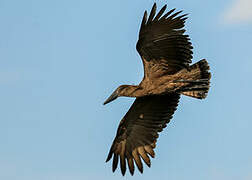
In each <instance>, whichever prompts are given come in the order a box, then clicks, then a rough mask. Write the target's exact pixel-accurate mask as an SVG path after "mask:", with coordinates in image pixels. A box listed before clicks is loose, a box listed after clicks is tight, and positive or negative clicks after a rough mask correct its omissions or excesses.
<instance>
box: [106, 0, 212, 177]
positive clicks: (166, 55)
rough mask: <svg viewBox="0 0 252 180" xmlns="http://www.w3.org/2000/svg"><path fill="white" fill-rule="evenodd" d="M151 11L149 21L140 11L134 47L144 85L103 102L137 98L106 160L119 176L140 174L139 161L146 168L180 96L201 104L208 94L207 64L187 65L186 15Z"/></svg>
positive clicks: (120, 89) (125, 89)
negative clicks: (139, 57) (140, 17)
mask: <svg viewBox="0 0 252 180" xmlns="http://www.w3.org/2000/svg"><path fill="white" fill-rule="evenodd" d="M156 8H157V7H156V3H154V5H153V7H152V9H151V12H150V15H149V17H148V16H147V12H146V11H145V13H144V16H143V19H142V23H141V27H140V32H139V39H138V42H137V45H136V48H137V51H138V53H139V54H140V56H141V59H142V62H143V65H144V78H143V80H142V81H141V83H140V84H139V85H138V86H132V85H121V86H119V87H118V88H117V89H116V90H115V91H114V92H113V93H112V95H111V96H110V97H109V98H108V99H107V100H106V101H105V102H104V104H107V103H109V102H111V101H113V100H115V99H116V98H117V97H119V96H127V97H136V100H135V102H134V103H133V105H132V106H131V107H130V109H129V111H128V112H127V113H126V115H125V116H124V117H123V119H122V120H121V121H120V124H119V127H118V130H117V133H116V137H115V139H114V141H113V143H112V146H111V148H110V151H109V154H108V157H107V160H106V162H107V161H109V160H111V159H112V158H113V163H112V170H113V172H114V171H115V170H116V168H117V166H118V163H119V161H120V168H121V173H122V175H124V174H125V172H126V167H127V166H128V168H129V171H130V173H131V174H132V175H133V174H134V170H135V166H136V167H137V168H138V170H139V171H140V172H141V173H142V172H143V163H142V161H143V162H144V163H145V164H146V165H147V166H149V167H150V165H151V162H150V157H152V158H154V157H155V153H154V148H155V147H156V140H157V138H158V133H159V132H161V131H162V130H163V128H165V127H166V125H167V123H169V122H170V120H171V118H172V115H173V114H174V112H175V110H176V108H177V105H178V102H179V98H180V95H181V94H183V95H186V96H190V97H194V98H198V99H204V98H205V97H206V96H207V93H208V90H209V85H210V77H211V75H210V73H209V66H208V63H207V61H206V60H201V61H199V62H197V63H195V64H193V65H190V63H191V62H192V61H191V59H192V45H191V42H190V39H189V36H188V35H185V34H184V33H185V29H184V23H185V20H186V19H187V17H186V14H183V15H180V13H181V12H182V11H179V12H175V9H172V10H170V11H168V12H167V13H165V10H166V8H167V6H166V5H165V6H164V7H162V8H161V10H160V11H159V12H158V13H157V14H156Z"/></svg>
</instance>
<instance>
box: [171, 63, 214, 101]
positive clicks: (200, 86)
mask: <svg viewBox="0 0 252 180" xmlns="http://www.w3.org/2000/svg"><path fill="white" fill-rule="evenodd" d="M184 71H186V72H183V76H184V78H183V79H182V80H177V81H176V82H180V83H185V84H186V85H185V86H183V87H182V88H180V89H179V91H178V92H179V93H180V94H183V95H186V96H190V97H194V98H197V99H204V98H206V96H207V93H208V90H209V87H210V78H211V74H210V72H209V65H208V63H207V61H206V60H205V59H203V60H200V61H199V62H197V63H195V64H193V65H191V66H190V67H189V68H188V69H187V70H184Z"/></svg>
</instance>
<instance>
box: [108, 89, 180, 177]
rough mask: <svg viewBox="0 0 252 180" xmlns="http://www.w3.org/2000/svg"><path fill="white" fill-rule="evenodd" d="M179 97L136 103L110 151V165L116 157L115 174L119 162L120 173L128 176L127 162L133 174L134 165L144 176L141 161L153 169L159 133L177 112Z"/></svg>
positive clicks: (172, 96)
mask: <svg viewBox="0 0 252 180" xmlns="http://www.w3.org/2000/svg"><path fill="white" fill-rule="evenodd" d="M179 97H180V96H179V94H175V93H174V94H168V95H160V96H145V97H140V98H137V99H136V100H135V102H134V103H133V105H132V106H131V108H130V109H129V111H128V112H127V113H126V115H125V116H124V117H123V119H122V120H121V122H120V125H119V127H118V130H117V134H116V137H115V139H114V142H113V144H112V146H111V148H110V151H109V154H108V157H107V160H106V162H107V161H109V160H110V159H111V158H112V156H113V165H112V170H113V172H114V171H115V170H116V168H117V165H118V159H119V158H120V166H121V172H122V174H123V175H124V174H125V172H126V160H127V162H128V167H129V170H130V173H131V174H132V175H133V174H134V162H135V164H136V166H137V167H138V169H139V171H140V172H141V173H142V172H143V165H142V162H141V159H140V158H142V159H143V160H144V162H145V163H146V164H147V165H148V166H149V167H150V165H151V163H150V158H149V156H148V155H150V156H151V157H152V158H154V151H153V149H154V148H155V143H156V140H157V138H158V132H161V131H162V130H163V128H165V127H166V124H167V123H169V122H170V119H171V118H172V115H173V113H174V112H175V110H176V109H177V105H178V101H179Z"/></svg>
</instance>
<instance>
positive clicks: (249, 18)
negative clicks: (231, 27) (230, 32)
mask: <svg viewBox="0 0 252 180" xmlns="http://www.w3.org/2000/svg"><path fill="white" fill-rule="evenodd" d="M224 20H225V22H226V23H229V24H237V23H252V0H234V1H233V2H232V3H231V5H230V6H229V7H228V8H227V10H226V11H225V12H224Z"/></svg>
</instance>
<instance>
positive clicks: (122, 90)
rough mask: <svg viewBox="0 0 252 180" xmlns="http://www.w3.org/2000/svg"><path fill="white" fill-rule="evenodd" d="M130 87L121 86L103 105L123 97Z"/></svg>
mask: <svg viewBox="0 0 252 180" xmlns="http://www.w3.org/2000/svg"><path fill="white" fill-rule="evenodd" d="M128 87H129V86H128V85H121V86H119V87H118V88H116V90H115V91H114V92H113V93H112V94H111V95H110V96H109V97H108V99H107V100H106V101H105V102H104V103H103V105H105V104H108V103H110V102H111V101H114V100H115V99H116V98H118V97H119V96H123V95H124V94H125V92H126V91H127V89H128Z"/></svg>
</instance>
